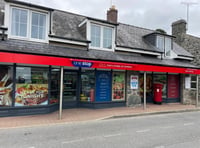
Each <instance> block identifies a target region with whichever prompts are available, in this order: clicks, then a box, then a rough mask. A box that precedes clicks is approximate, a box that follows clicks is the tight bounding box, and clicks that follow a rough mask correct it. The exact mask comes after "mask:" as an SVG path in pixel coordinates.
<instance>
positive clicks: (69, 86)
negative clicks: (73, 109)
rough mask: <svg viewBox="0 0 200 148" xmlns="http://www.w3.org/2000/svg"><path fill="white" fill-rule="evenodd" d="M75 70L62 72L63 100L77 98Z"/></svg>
mask: <svg viewBox="0 0 200 148" xmlns="http://www.w3.org/2000/svg"><path fill="white" fill-rule="evenodd" d="M77 77H78V74H77V72H64V78H63V79H64V82H63V84H64V85H63V86H64V88H63V101H75V100H76V98H77Z"/></svg>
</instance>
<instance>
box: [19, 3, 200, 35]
mask: <svg viewBox="0 0 200 148" xmlns="http://www.w3.org/2000/svg"><path fill="white" fill-rule="evenodd" d="M21 1H25V2H29V3H33V4H37V5H42V6H47V7H50V8H54V9H58V10H63V11H68V12H72V13H76V14H81V15H84V16H89V17H94V18H97V19H106V13H107V10H108V9H109V8H110V7H111V5H115V7H116V8H117V9H118V22H120V23H125V24H130V25H134V26H138V27H142V28H148V29H153V30H155V29H163V30H165V31H166V32H167V33H168V34H171V24H172V22H175V21H177V20H180V19H185V20H187V6H186V5H185V4H183V3H184V2H186V3H190V6H189V11H188V12H189V21H188V31H187V33H188V34H191V35H194V36H197V37H200V0H21Z"/></svg>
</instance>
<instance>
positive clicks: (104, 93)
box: [96, 71, 112, 102]
mask: <svg viewBox="0 0 200 148" xmlns="http://www.w3.org/2000/svg"><path fill="white" fill-rule="evenodd" d="M111 80H112V73H111V71H96V102H106V101H111Z"/></svg>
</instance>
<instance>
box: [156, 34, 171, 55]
mask: <svg viewBox="0 0 200 148" xmlns="http://www.w3.org/2000/svg"><path fill="white" fill-rule="evenodd" d="M156 47H157V48H158V49H160V50H161V51H164V53H165V56H166V57H170V56H171V50H172V39H171V38H169V37H167V36H161V35H157V37H156Z"/></svg>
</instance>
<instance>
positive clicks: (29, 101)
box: [15, 84, 48, 106]
mask: <svg viewBox="0 0 200 148" xmlns="http://www.w3.org/2000/svg"><path fill="white" fill-rule="evenodd" d="M47 103H48V84H16V94H15V106H32V105H47Z"/></svg>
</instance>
